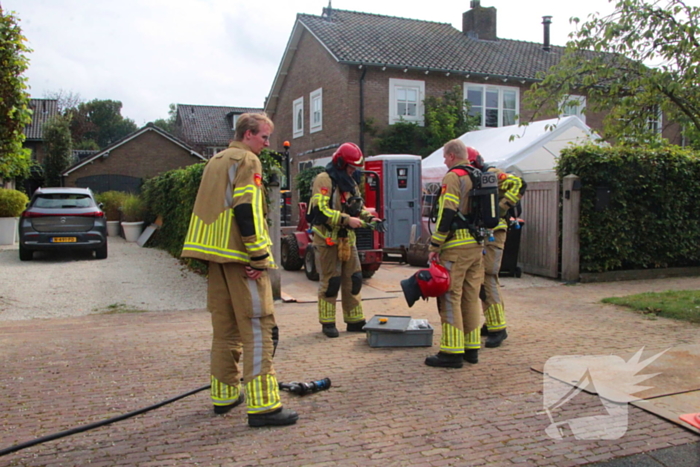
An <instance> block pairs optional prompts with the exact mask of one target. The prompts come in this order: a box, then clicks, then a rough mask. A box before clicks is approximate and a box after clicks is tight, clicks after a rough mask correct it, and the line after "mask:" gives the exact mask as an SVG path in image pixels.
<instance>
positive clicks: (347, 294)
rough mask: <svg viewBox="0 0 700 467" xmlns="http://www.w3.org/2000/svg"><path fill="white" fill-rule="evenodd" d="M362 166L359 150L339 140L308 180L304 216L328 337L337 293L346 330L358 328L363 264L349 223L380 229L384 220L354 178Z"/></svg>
mask: <svg viewBox="0 0 700 467" xmlns="http://www.w3.org/2000/svg"><path fill="white" fill-rule="evenodd" d="M362 167H364V157H363V155H362V151H361V150H360V148H359V147H357V145H355V144H353V143H344V144H341V145H340V147H338V149H337V151H336V152H335V153H334V154H333V159H332V161H331V162H330V163H329V164H328V165H327V166H326V170H325V172H321V173H320V174H318V175H317V176H316V178H315V179H314V183H313V191H312V194H311V202H310V203H309V212H308V214H309V219H310V224H311V226H312V229H313V232H314V235H313V248H314V250H315V253H316V269H317V270H318V272H319V287H318V319H319V322H320V323H321V331H322V332H323V334H324V335H326V336H327V337H338V335H339V333H338V328H336V325H335V315H336V300H337V298H338V292H340V293H341V295H342V307H343V320H344V321H345V323H346V325H347V328H346V330H347V332H363V331H362V327H363V326H364V325H365V324H366V322H365V316H364V313H363V311H362V298H361V296H360V290H361V289H362V268H361V264H360V258H359V256H358V254H357V247H356V245H355V231H354V229H357V228H361V227H368V226H371V227H373V228H376V229H378V230H379V231H384V223H383V222H382V221H380V220H379V219H377V218H375V217H374V216H372V214H371V213H370V212H368V211H367V210H366V209H365V208H364V203H363V200H362V197H361V196H360V189H359V186H358V181H359V180H360V169H362Z"/></svg>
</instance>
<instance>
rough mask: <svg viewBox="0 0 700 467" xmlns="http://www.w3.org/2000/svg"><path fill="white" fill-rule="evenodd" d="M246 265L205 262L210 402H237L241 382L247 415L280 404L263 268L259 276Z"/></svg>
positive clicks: (272, 322) (268, 288)
mask: <svg viewBox="0 0 700 467" xmlns="http://www.w3.org/2000/svg"><path fill="white" fill-rule="evenodd" d="M245 267H246V265H245V264H240V263H223V264H221V263H214V262H211V261H210V262H209V279H208V280H209V287H208V293H207V307H208V308H209V311H210V313H211V323H212V328H213V331H214V337H213V340H212V346H211V381H212V386H211V396H212V401H213V403H214V405H229V404H231V403H233V402H235V401H236V400H237V399H238V397H239V396H240V391H241V384H240V378H241V369H240V363H241V356H242V359H243V384H244V386H245V392H246V404H247V406H248V413H249V414H260V413H266V412H271V411H273V410H276V409H278V408H280V407H282V403H281V402H280V395H279V386H278V383H277V378H276V377H275V370H274V368H273V365H272V353H273V349H274V346H273V343H272V328H273V327H274V326H275V315H274V307H273V303H274V302H273V299H272V286H271V284H270V277H269V276H268V273H267V272H263V274H262V276H261V277H260V278H259V279H258V280H251V279H249V278H248V276H247V275H246V273H245Z"/></svg>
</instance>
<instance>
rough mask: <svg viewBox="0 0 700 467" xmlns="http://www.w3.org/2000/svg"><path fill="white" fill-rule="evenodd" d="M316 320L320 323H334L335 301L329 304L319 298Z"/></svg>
mask: <svg viewBox="0 0 700 467" xmlns="http://www.w3.org/2000/svg"><path fill="white" fill-rule="evenodd" d="M318 320H319V321H320V322H321V323H335V300H334V301H333V303H331V302H327V301H326V300H325V299H323V298H320V297H319V299H318Z"/></svg>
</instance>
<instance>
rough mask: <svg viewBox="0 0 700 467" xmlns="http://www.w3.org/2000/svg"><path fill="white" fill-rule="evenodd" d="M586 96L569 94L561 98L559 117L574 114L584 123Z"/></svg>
mask: <svg viewBox="0 0 700 467" xmlns="http://www.w3.org/2000/svg"><path fill="white" fill-rule="evenodd" d="M585 109H586V96H580V95H577V94H570V95H568V96H566V97H564V99H562V102H561V104H560V105H559V110H560V115H559V116H560V117H568V116H570V115H576V116H577V117H578V118H580V119H581V121H582V122H583V123H586V113H585V112H584V110H585Z"/></svg>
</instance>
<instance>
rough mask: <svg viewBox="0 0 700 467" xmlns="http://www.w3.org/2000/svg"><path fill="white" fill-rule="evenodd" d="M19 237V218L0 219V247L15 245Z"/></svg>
mask: <svg viewBox="0 0 700 467" xmlns="http://www.w3.org/2000/svg"><path fill="white" fill-rule="evenodd" d="M16 236H17V218H16V217H0V245H14V244H15V237H16Z"/></svg>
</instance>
